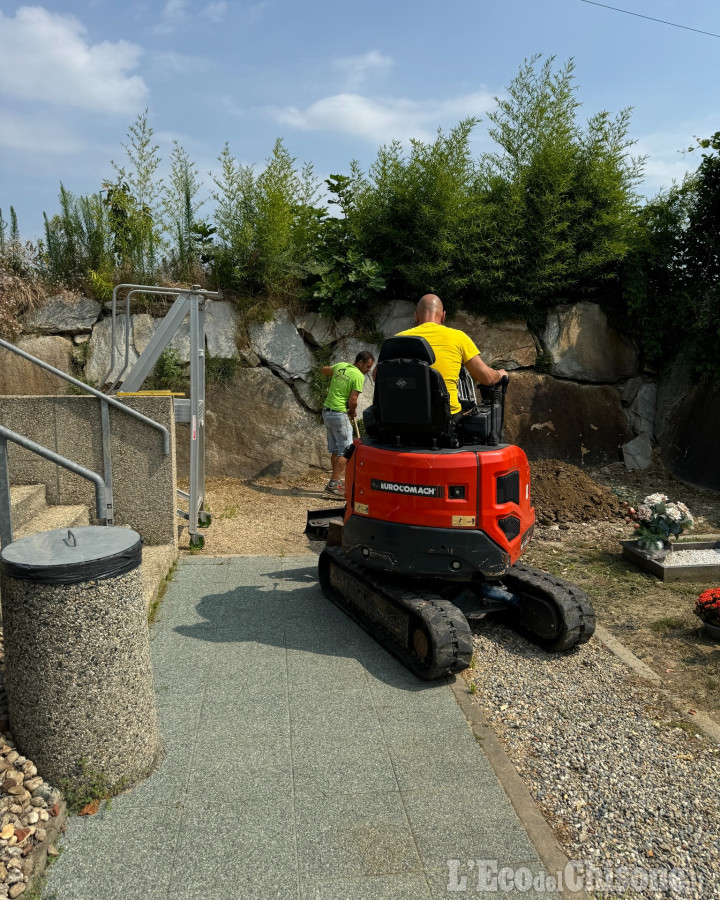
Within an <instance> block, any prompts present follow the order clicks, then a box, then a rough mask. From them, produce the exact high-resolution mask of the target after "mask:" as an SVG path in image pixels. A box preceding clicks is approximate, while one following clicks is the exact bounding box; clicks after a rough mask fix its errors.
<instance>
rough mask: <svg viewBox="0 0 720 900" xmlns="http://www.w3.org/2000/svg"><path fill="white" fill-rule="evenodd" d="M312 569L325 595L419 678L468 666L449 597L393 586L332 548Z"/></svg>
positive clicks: (463, 634)
mask: <svg viewBox="0 0 720 900" xmlns="http://www.w3.org/2000/svg"><path fill="white" fill-rule="evenodd" d="M318 574H319V579H320V586H321V587H322V590H323V593H324V594H325V596H326V597H327V598H328V599H329V600H331V601H332V602H333V603H334V604H335V605H336V606H338V607H339V608H340V609H341V610H342V611H343V612H344V613H345V614H346V615H348V616H350V618H352V619H354V620H355V621H356V622H357V623H358V625H360V626H361V627H362V628H363V629H365V631H367V632H368V634H370V635H371V636H372V637H373V638H374V639H375V640H376V641H377V642H378V643H379V644H381V645H382V646H383V647H385V648H386V649H387V650H389V651H390V652H391V653H392V654H394V655H395V656H396V657H397V658H398V659H399V660H400V661H401V662H402V663H404V664H405V665H406V666H407V667H408V668H409V669H410V670H411V671H413V672H414V673H415V674H416V675H418V676H419V677H420V678H425V679H428V680H431V679H434V678H440V677H442V676H444V675H450V674H452V673H454V672H461V671H462V670H463V669H466V668H467V667H468V666H469V665H470V661H471V659H472V653H473V643H472V633H471V631H470V626H469V625H468V622H467V619H466V618H465V616H464V615H463V614H462V613H461V612H460V610H459V609H458V608H457V607H456V606H455V605H454V604H453V603H451V602H450V601H449V600H443V599H442V597H440V596H438V595H437V594H431V593H426V592H422V593H419V592H412V591H407V590H403V589H400V588H398V587H395V586H394V584H392V583H389V582H388V581H386V580H385V579H383V578H378V577H375V574H374V573H373V574H370V573H369V572H368V570H367V569H365V568H361V567H360V566H357V565H356V564H355V563H354V562H352V560H350V559H348V557H347V556H345V554H344V553H343V552H342V550H340V549H339V548H338V547H332V546H328V547H325V549H324V550H323V551H322V553H321V554H320V560H319V563H318Z"/></svg>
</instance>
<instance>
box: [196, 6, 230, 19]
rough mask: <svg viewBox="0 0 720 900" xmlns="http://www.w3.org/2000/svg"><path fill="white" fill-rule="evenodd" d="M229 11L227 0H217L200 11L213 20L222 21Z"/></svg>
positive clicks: (202, 14)
mask: <svg viewBox="0 0 720 900" xmlns="http://www.w3.org/2000/svg"><path fill="white" fill-rule="evenodd" d="M227 11H228V5H227V3H226V2H225V0H215V2H213V3H208V5H207V6H206V7H205V8H204V9H202V10H201V11H200V15H201V16H204V17H205V18H206V19H209V20H210V21H211V22H215V23H217V22H222V20H223V19H224V18H225V14H226V13H227Z"/></svg>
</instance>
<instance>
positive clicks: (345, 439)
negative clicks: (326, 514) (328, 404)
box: [322, 409, 352, 494]
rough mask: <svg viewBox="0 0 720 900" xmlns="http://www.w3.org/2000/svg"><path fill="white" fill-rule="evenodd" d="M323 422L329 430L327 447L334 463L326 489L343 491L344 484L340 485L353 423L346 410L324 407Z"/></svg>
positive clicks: (330, 491) (334, 491)
mask: <svg viewBox="0 0 720 900" xmlns="http://www.w3.org/2000/svg"><path fill="white" fill-rule="evenodd" d="M322 416H323V422H324V423H325V430H326V432H327V448H328V451H329V452H330V462H331V465H332V474H331V476H330V481H329V483H328V484H327V485H326V487H325V490H326V491H329V493H332V494H335V493H338V494H339V493H342V490H343V488H342V486H341V487H338V485H339V484H340V483H341V482H342V479H343V477H344V475H345V466H346V465H347V460H346V459H345V456H344V453H345V449H346V448H347V447H348V446H350V444H352V425H351V424H350V419H349V418H348V417H347V414H346V413H344V412H339V411H336V410H330V409H324V410H323V414H322Z"/></svg>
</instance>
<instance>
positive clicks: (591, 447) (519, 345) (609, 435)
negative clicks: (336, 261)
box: [0, 298, 720, 486]
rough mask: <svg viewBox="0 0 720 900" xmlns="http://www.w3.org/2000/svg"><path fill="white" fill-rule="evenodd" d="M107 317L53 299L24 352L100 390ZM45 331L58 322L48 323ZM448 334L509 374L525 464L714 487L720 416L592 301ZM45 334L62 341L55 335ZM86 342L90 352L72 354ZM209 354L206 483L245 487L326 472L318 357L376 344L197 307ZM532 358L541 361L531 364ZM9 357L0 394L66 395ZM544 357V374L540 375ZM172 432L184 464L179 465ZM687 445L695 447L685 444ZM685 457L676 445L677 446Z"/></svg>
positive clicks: (405, 317)
mask: <svg viewBox="0 0 720 900" xmlns="http://www.w3.org/2000/svg"><path fill="white" fill-rule="evenodd" d="M414 308H415V307H414V304H413V303H411V302H409V301H407V300H395V301H391V302H389V303H388V304H387V306H386V307H385V309H384V310H383V311H382V313H381V314H380V315H379V316H378V317H377V320H376V323H375V326H376V332H377V335H378V338H377V339H379V338H380V335H382V337H383V338H384V337H389V336H391V335H393V334H396V333H397V332H398V331H401V330H403V329H405V328H408V327H411V326H412V324H413V313H414ZM106 313H107V311H105V317H104V318H103V311H102V310H101V308H100V306H99V304H97V303H95V301H93V300H87V299H84V300H80V301H76V302H75V305H73V303H72V302H71V301H70V300H68V299H67V298H54V299H53V301H51V303H50V304H49V305H48V306H47V307H45V308H44V309H43V310H40V311H38V312H37V313H35V314H34V318H33V319H32V320H30V321H29V322H27V323H25V330H26V332H30V331H31V330H33V331H34V333H32V334H31V333H26V334H25V335H24V336H23V337H22V338H21V341H20V346H22V347H24V348H25V349H27V350H28V351H29V352H30V353H32V354H34V355H36V356H39V357H40V358H42V359H46V360H48V361H49V362H51V363H52V364H53V365H55V366H57V367H58V368H60V369H62V370H63V371H66V372H70V371H73V367H74V371H75V373H76V374H78V366H79V364H81V363H82V364H83V365H84V370H83V371H82V376H83V377H85V378H86V379H87V380H88V381H89V382H90V383H95V384H97V383H98V382H99V381H100V380H101V379H102V378H103V377H104V376H105V374H106V372H107V371H108V369H109V367H110V357H111V346H110V327H109V319H108V318H107V314H106ZM53 321H55V322H56V324H55V325H54V326H53ZM117 321H118V325H117V329H116V334H115V365H114V366H113V371H112V373H111V378H115V377H117V376H118V375H119V373H120V371H121V369H122V367H123V366H124V365H125V352H126V338H125V327H126V322H125V316H119V317H118V320H117ZM159 322H160V320H159V319H154V318H152V317H151V316H149V315H147V314H137V315H132V316H131V317H130V320H129V323H128V324H129V330H128V339H127V348H128V354H129V358H128V367H129V366H131V365H132V364H133V363H134V361H135V360H136V359H137V358H138V357H139V356H140V354H141V353H142V352H143V350H144V349H145V348H146V347H147V345H148V343H149V341H150V340H151V338H152V336H153V334H154V333H155V331H156V329H157V328H158V326H159ZM447 324H448V325H450V326H452V327H456V328H461V329H462V330H464V331H465V332H466V333H468V334H469V335H470V337H472V338H473V340H474V341H475V343H476V344H477V345H478V347H479V349H480V351H481V355H482V357H483V359H484V360H485V362H487V363H488V364H489V365H493V366H496V367H502V368H505V369H507V370H508V371H510V372H511V373H513V374H512V376H511V381H510V387H509V390H508V395H507V409H506V435H507V437H508V438H509V439H510V440H512V441H514V442H516V443H518V444H520V445H521V446H522V447H523V448H524V449H525V450H526V452H527V453H528V455H529V456H530V458H534V459H538V458H550V457H558V458H560V459H563V460H567V461H569V462H572V463H574V464H576V465H586V466H587V465H595V464H602V463H605V462H608V461H612V460H616V459H624V461H625V463H626V465H627V466H628V467H629V468H643V467H645V466H647V465H648V464H649V461H650V458H651V455H652V452H653V448H654V447H655V446H657V445H658V444H659V445H660V446H661V447H662V448H663V456H664V458H665V459H666V461H667V463H668V465H670V466H671V468H673V470H674V471H676V472H677V474H679V475H681V477H683V478H686V479H687V480H690V481H694V482H695V483H697V484H708V485H712V486H716V485H717V484H718V483H720V464H718V463H716V462H714V457H713V454H712V453H711V452H710V451H708V453H706V454H705V455H703V456H699V455H698V452H699V451H698V448H697V446H696V444H697V443H698V441H697V440H695V439H694V438H693V437H692V435H693V434H694V435H703V437H704V439H705V440H706V441H707V442H708V443H709V445H710V446H711V447H712V448H714V447H715V446H717V430H718V427H719V425H720V411H718V410H716V405H718V404H714V401H712V402H710V403H709V404H708V403H705V400H706V399H707V397H706V393H705V392H704V391H702V390H701V389H699V388H696V389H695V388H693V386H692V385H691V384H690V381H689V377H688V375H687V372H684V370H682V368H681V367H680V368H678V369H676V371H675V372H674V373H673V374H672V377H670V378H666V379H663V381H661V382H659V383H658V382H657V380H656V379H655V378H654V377H653V375H652V373H647V372H642V371H641V370H640V366H639V361H638V354H637V351H636V348H635V347H634V346H633V345H632V343H631V342H630V341H629V340H628V339H627V338H625V337H624V336H622V335H621V334H619V333H618V332H616V331H615V330H614V329H612V328H611V327H610V326H609V324H608V322H607V319H606V317H605V315H604V313H603V312H602V310H601V309H600V308H599V307H598V306H597V305H596V304H592V303H577V304H566V305H563V306H560V307H558V308H557V309H556V310H555V311H553V312H551V313H550V315H549V317H548V320H547V324H546V326H545V328H544V329H543V330H542V332H541V333H539V334H537V335H533V334H532V333H531V332H530V330H529V329H528V327H527V325H526V323H525V322H523V321H520V320H515V321H506V322H500V323H495V322H491V321H490V320H488V319H487V318H484V317H473V316H470V315H469V314H467V313H464V312H461V313H459V314H458V315H457V316H455V318H454V319H452V320H449V321H448V323H447ZM53 328H54V329H55V331H56V332H57V333H52V332H53ZM83 342H87V350H83V348H82V347H80V346H78V345H80V344H81V343H83ZM171 346H173V347H174V348H175V349H176V350H177V351H178V353H179V356H180V358H181V360H187V359H189V352H190V346H189V330H188V323H187V321H186V322H185V323H183V326H181V328H180V330H179V331H178V333H177V334H176V335H175V337H174V338H173V341H172V343H171ZM206 347H207V352H208V354H209V355H210V356H212V357H216V358H218V357H219V358H226V359H229V358H236V359H237V360H238V362H239V367H238V369H237V371H236V374H235V375H234V377H233V378H232V380H231V381H230V382H229V383H226V384H222V385H218V384H208V385H207V410H208V412H207V427H206V436H207V466H206V471H207V473H208V474H210V475H213V474H217V475H223V474H227V475H235V476H237V477H242V478H251V477H255V476H257V475H259V474H263V473H265V474H267V473H270V472H273V473H275V474H283V475H288V476H295V475H301V474H304V473H305V472H307V471H308V470H309V469H312V468H314V467H321V468H327V467H328V464H329V456H328V454H327V451H326V449H325V436H324V429H323V427H322V423H321V421H320V417H319V415H318V413H319V410H320V407H321V406H322V399H323V398H322V396H321V394H318V392H317V390H316V389H315V388H314V386H313V381H314V373H315V372H316V371H317V368H318V366H319V364H320V358H319V357H318V351H319V350H320V349H321V348H322V349H323V355H322V360H323V361H324V360H326V359H328V358H330V360H331V361H332V362H338V361H340V360H347V361H351V362H352V361H353V360H354V359H355V356H356V355H357V353H358V352H359V351H360V350H370V351H371V352H372V353H373V354H374V355H375V357H376V358H377V355H378V352H379V349H380V348H379V346H377V345H374V346H373V345H370V344H368V343H367V342H366V341H363V340H362V339H361V338H359V337H358V335H357V329H356V327H355V324H354V323H353V321H352V320H351V319H349V318H347V317H345V318H343V319H341V320H340V321H338V322H333V321H330V320H328V319H326V318H324V317H323V316H321V315H320V314H318V313H306V314H303V315H297V316H293V315H291V314H290V313H289V312H288V311H286V310H278V311H277V312H276V314H275V317H274V319H273V320H272V321H270V322H266V323H263V324H257V325H251V326H250V327H249V328H248V330H247V334H243V333H239V331H238V319H237V313H236V309H235V307H234V305H233V304H232V303H229V302H225V301H208V302H207V304H206ZM539 354H542V356H540V357H539ZM9 356H10V354H4V355H0V394H20V393H24V394H46V393H63V392H64V390H65V385H64V384H63V383H61V382H59V380H58V379H56V378H55V377H54V376H50V375H47V374H46V373H43V372H41V371H40V370H38V369H36V368H35V367H33V366H31V364H29V363H24V362H23V361H21V360H19V359H18V358H17V357H12V358H10V359H7V357H9ZM538 359H541V361H542V364H543V368H542V373H541V372H539V371H537V370H535V368H534V367H535V366H536V365H538V367H539V364H538ZM372 393H373V381H372V379H371V377H370V376H368V377H367V378H366V380H365V388H364V390H363V393H362V395H361V398H360V403H359V406H360V409H361V411H362V409H364V408H365V407H366V406H368V405H369V404H370V403H371V402H372ZM183 428H184V426H179V428H178V433H179V464H180V467H181V471H182V468H183V466H184V465H186V460H185V458H184V457H186V456H187V448H186V446H185V445H186V443H187V442H186V441H185V440H184V439H183V436H182V435H183ZM691 445H692V450H691V449H690V446H691ZM678 448H682V449H678Z"/></svg>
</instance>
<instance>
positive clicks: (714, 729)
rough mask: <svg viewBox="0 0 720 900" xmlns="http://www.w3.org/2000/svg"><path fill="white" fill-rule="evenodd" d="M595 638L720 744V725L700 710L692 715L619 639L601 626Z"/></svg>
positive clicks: (686, 718) (596, 630)
mask: <svg viewBox="0 0 720 900" xmlns="http://www.w3.org/2000/svg"><path fill="white" fill-rule="evenodd" d="M595 637H596V638H597V639H598V640H599V641H600V643H601V644H602V645H603V646H604V647H607V649H608V650H610V652H611V653H614V654H615V656H617V658H618V659H620V660H622V662H624V663H625V665H626V666H627V667H628V668H630V669H632V670H633V671H634V672H635V674H636V675H637V676H638V677H639V678H641V679H643V680H644V681H647V682H649V683H650V684H652V685H653V686H654V687H656V688H657V689H658V690H659V691H660V693H661V694H662V695H663V696H664V697H666V698H667V699H668V701H669V702H670V703H671V704H672V705H673V706H674V707H675V709H676V710H677V711H678V713H679V714H680V715H682V717H683V718H684V719H685V720H686V721H687V722H690V723H691V724H692V725H694V726H695V727H696V728H697V729H698V730H699V731H702V732H703V734H705V735H706V736H707V737H709V738H711V739H712V740H713V741H715V742H716V743H720V725H718V723H717V722H715V721H713V720H712V719H711V718H710V717H709V716H708V715H707V714H706V713H704V712H701V711H700V710H695V711H694V712H692V713H690V712H688V704H687V701H684V700H682V699H681V698H680V697H678V696H676V695H675V694H673V693H671V692H670V691H668V690H666V689H665V688H664V687H663V686H662V678H661V677H660V676H659V675H658V674H657V672H655V671H653V670H652V669H651V668H650V667H649V666H646V665H645V663H644V662H643V661H642V660H641V659H638V657H637V656H635V654H634V653H633V652H632V651H631V650H628V648H627V647H626V646H625V645H624V644H621V643H620V641H619V640H618V639H617V638H615V637H613V636H612V635H611V634H610V632H609V631H608V630H607V629H606V628H603V627H602V626H601V625H598V626H596V628H595Z"/></svg>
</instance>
